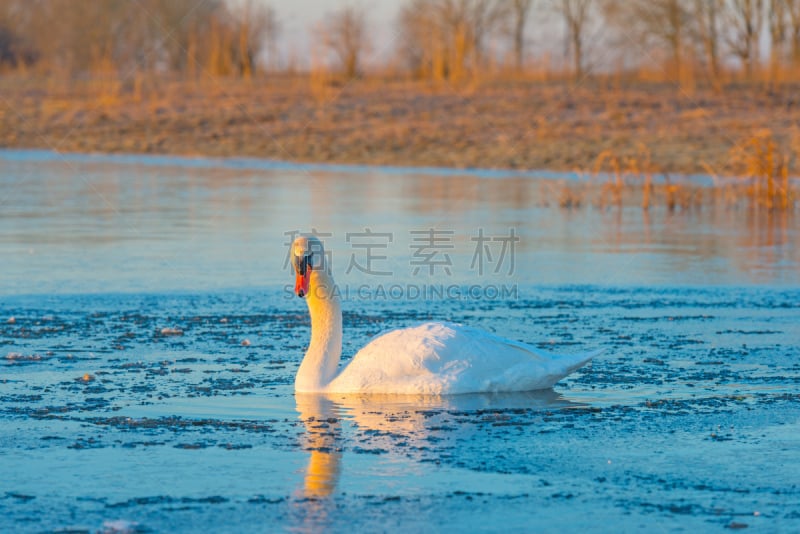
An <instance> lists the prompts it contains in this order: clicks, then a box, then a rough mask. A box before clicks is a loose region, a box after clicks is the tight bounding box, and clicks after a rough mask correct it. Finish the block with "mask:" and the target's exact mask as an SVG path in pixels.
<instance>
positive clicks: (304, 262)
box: [294, 254, 311, 276]
mask: <svg viewBox="0 0 800 534" xmlns="http://www.w3.org/2000/svg"><path fill="white" fill-rule="evenodd" d="M310 259H311V255H310V254H309V255H308V256H295V257H294V270H295V271H296V272H297V274H299V275H300V276H305V274H306V269H307V268H308V266H309V264H310V263H309V261H310Z"/></svg>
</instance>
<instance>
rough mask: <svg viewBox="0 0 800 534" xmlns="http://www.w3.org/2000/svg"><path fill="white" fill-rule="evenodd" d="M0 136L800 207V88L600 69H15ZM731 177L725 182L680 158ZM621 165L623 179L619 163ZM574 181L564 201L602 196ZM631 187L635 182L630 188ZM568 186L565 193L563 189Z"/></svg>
mask: <svg viewBox="0 0 800 534" xmlns="http://www.w3.org/2000/svg"><path fill="white" fill-rule="evenodd" d="M0 95H2V97H0V146H2V147H37V148H50V149H56V150H60V151H78V152H111V153H113V152H134V153H170V154H187V155H207V156H253V157H264V158H276V159H283V160H293V161H313V162H344V163H365V164H388V165H401V166H409V165H410V166H417V165H420V166H427V165H432V166H447V167H456V168H468V167H490V168H511V169H553V170H566V171H574V170H576V169H579V170H582V172H583V173H584V175H585V176H587V177H591V180H588V181H589V182H591V183H593V184H595V185H597V184H598V183H601V185H600V187H599V189H598V190H597V192H596V193H597V194H596V195H593V196H595V197H596V198H593V199H592V200H591V203H595V204H599V205H614V204H620V203H621V201H622V198H623V196H624V195H623V194H622V193H623V191H624V190H627V189H636V190H637V191H638V193H637V195H638V196H639V198H638V200H637V201H636V202H637V203H639V204H641V205H642V207H644V208H648V207H649V206H651V205H657V204H663V205H666V206H668V207H670V209H677V208H684V209H689V208H690V206H692V205H694V204H696V203H697V202H698V199H703V200H699V202H700V203H703V202H707V201H709V198H710V197H713V198H717V197H719V198H722V199H727V200H725V202H728V203H731V202H733V199H739V200H737V202H739V201H740V200H741V199H744V198H747V199H751V200H752V201H753V202H754V203H755V204H756V205H758V206H760V207H762V208H764V209H790V208H793V207H794V205H795V204H796V203H797V191H796V187H795V186H794V185H793V183H792V181H791V180H790V179H789V177H790V176H791V175H792V174H795V175H796V174H797V173H798V169H797V167H796V160H797V156H798V145H800V141H798V140H799V139H800V130H798V126H797V125H800V97H798V96H797V95H800V91H798V88H797V87H793V86H789V85H787V86H784V87H782V88H780V89H777V90H772V91H764V90H763V88H762V87H756V86H743V87H729V88H727V90H726V91H725V92H724V93H716V92H713V91H711V90H703V89H697V90H695V91H694V92H693V93H692V94H687V93H684V92H681V91H679V90H676V89H675V87H674V86H670V85H657V84H639V85H637V86H635V87H631V88H621V89H620V88H613V87H610V86H605V85H602V84H600V83H599V82H597V81H596V80H592V81H590V82H588V83H587V84H585V85H579V86H572V85H568V84H563V83H560V82H550V83H545V82H534V81H525V80H493V81H492V80H490V81H486V82H483V83H479V84H475V83H473V84H471V85H467V86H458V87H454V86H448V85H442V84H438V85H431V84H428V83H422V82H409V81H386V80H376V79H369V80H355V81H353V82H349V83H344V82H341V81H338V80H336V79H335V78H333V77H330V76H325V77H320V76H311V77H303V76H297V77H276V78H272V79H269V80H252V81H249V82H247V81H233V80H230V81H226V80H224V79H208V80H206V81H203V82H197V81H195V82H190V81H174V80H173V81H165V80H158V79H151V80H146V81H145V82H139V83H137V84H128V85H125V84H122V83H119V82H118V81H116V80H113V79H108V80H104V79H99V80H90V81H86V82H74V81H73V82H69V83H65V82H59V81H57V80H35V79H28V78H14V77H11V78H2V79H0ZM665 171H668V172H670V173H684V174H687V173H689V174H691V173H702V174H708V175H711V176H715V177H723V176H741V177H743V179H741V180H727V179H722V178H716V185H717V187H715V188H713V192H709V191H706V190H705V189H704V188H698V187H695V186H691V185H687V184H685V183H680V182H677V181H671V182H670V183H653V180H652V178H651V177H652V176H653V175H656V174H661V173H664V172H665ZM606 176H609V177H610V179H606V178H605V177H606ZM583 189H584V191H580V188H578V189H576V188H574V187H572V188H565V189H564V190H563V191H562V192H561V193H559V197H560V198H558V203H559V204H560V205H563V206H565V207H570V206H572V207H575V206H578V205H580V204H586V203H587V202H589V199H588V196H589V193H590V191H589V189H591V188H586V187H584V188H583ZM628 196H630V195H628ZM554 200H555V199H554Z"/></svg>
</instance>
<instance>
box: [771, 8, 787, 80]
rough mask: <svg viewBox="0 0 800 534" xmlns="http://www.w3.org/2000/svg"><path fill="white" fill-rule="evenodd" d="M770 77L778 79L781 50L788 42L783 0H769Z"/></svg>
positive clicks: (785, 11)
mask: <svg viewBox="0 0 800 534" xmlns="http://www.w3.org/2000/svg"><path fill="white" fill-rule="evenodd" d="M768 10H769V12H768V19H767V20H768V21H769V36H770V47H769V78H770V81H772V83H776V82H777V81H778V73H779V71H780V63H781V52H783V47H784V44H785V43H786V31H787V10H786V3H785V2H784V1H783V0H769V7H768Z"/></svg>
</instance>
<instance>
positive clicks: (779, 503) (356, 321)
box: [0, 151, 800, 532]
mask: <svg viewBox="0 0 800 534" xmlns="http://www.w3.org/2000/svg"><path fill="white" fill-rule="evenodd" d="M0 177H1V178H0V180H2V181H1V182H0V183H2V189H0V255H2V261H3V267H2V271H1V272H2V277H1V278H0V531H14V532H49V531H70V532H72V531H78V532H80V531H88V532H95V531H98V530H99V531H103V530H106V531H112V532H113V531H118V532H119V531H131V532H136V531H157V532H163V531H167V532H169V531H197V530H213V531H218V532H241V531H264V532H271V531H276V530H278V531H301V532H306V531H319V530H329V531H345V530H346V531H383V530H397V529H400V528H403V529H411V530H413V531H442V530H453V531H455V530H459V531H460V530H465V529H468V530H473V531H498V530H503V531H506V530H511V531H532V530H533V531H537V530H538V531H542V530H543V531H553V530H558V531H585V530H588V529H592V530H595V531H614V532H618V531H636V530H644V529H653V528H655V529H657V530H659V531H661V530H664V531H681V530H686V531H696V530H698V529H700V530H703V531H709V530H726V527H727V528H744V527H743V525H746V526H747V527H748V528H749V529H751V530H752V529H756V530H760V531H767V532H796V531H798V530H800V326H798V325H800V246H798V245H799V244H800V235H798V234H800V224H798V219H797V214H792V213H788V214H786V213H785V214H766V213H754V212H752V211H750V210H747V209H738V210H737V209H716V210H714V209H702V210H696V211H692V212H688V213H681V212H676V213H670V212H668V211H666V210H661V209H652V210H650V211H649V212H643V211H642V210H641V209H639V208H636V207H630V208H623V209H617V208H613V209H608V210H600V209H597V208H593V207H583V208H580V209H578V210H572V211H569V210H562V209H558V208H556V207H554V205H553V204H554V202H553V198H557V195H558V191H559V189H558V186H557V185H556V181H555V180H554V178H558V176H554V175H553V174H552V173H549V174H536V173H533V174H531V175H526V174H524V173H508V174H504V173H486V174H485V175H484V174H481V173H478V172H471V173H467V174H465V175H463V176H460V175H458V174H457V172H456V171H446V172H441V171H435V170H417V171H412V170H402V169H389V168H384V169H381V168H341V167H332V168H326V167H324V166H302V165H287V164H278V163H274V162H259V161H255V160H206V159H182V158H164V157H157V158H148V157H139V156H74V155H73V156H64V157H62V156H59V155H57V154H53V153H47V152H39V151H0ZM312 230H315V231H317V232H318V233H322V234H330V235H328V236H326V237H325V241H326V245H327V246H328V248H329V249H330V251H331V260H332V264H333V272H334V276H335V277H336V280H337V282H338V283H339V287H340V290H341V292H342V295H343V297H344V298H345V302H344V313H345V316H344V320H345V347H344V354H345V359H347V358H348V357H349V356H350V355H352V354H353V353H354V352H356V350H357V349H358V348H359V347H360V346H362V345H363V344H364V343H366V341H367V340H368V339H369V338H370V337H371V336H372V335H374V334H376V333H378V332H379V331H381V330H384V329H386V328H393V327H402V326H406V325H409V324H413V323H415V322H418V321H422V320H427V319H430V318H437V319H446V320H453V321H458V322H463V323H468V324H471V325H474V326H478V327H481V328H484V329H486V330H490V331H494V332H496V333H498V334H500V335H503V336H505V337H509V338H513V339H519V340H523V341H526V342H530V343H533V344H536V345H538V346H541V347H543V348H548V349H551V350H554V351H563V352H570V351H581V350H587V349H590V348H595V347H604V348H606V352H605V354H604V355H603V356H601V357H600V358H598V359H597V360H596V361H595V362H593V363H592V365H591V366H589V367H587V368H585V369H583V370H581V371H580V372H577V373H575V374H574V375H572V376H570V377H569V378H567V379H565V380H563V381H562V382H560V383H559V384H557V385H556V387H555V388H554V389H553V390H551V391H545V392H534V393H526V394H515V395H467V396H456V397H444V398H397V397H377V398H376V397H346V396H334V397H331V398H328V397H320V396H299V397H295V395H294V393H293V388H292V381H293V377H294V373H295V371H296V369H297V366H298V365H299V363H300V360H301V358H302V356H303V351H304V349H305V346H306V343H307V342H308V337H309V322H308V318H307V312H306V308H305V303H304V302H302V301H301V300H300V299H298V298H296V297H293V296H292V295H291V292H290V291H287V285H288V287H289V289H291V287H292V284H293V276H292V273H291V271H290V268H289V267H288V266H287V265H286V264H285V258H286V252H287V242H288V241H289V240H290V239H291V236H292V235H293V232H297V231H303V232H309V231H312ZM164 329H174V330H180V331H181V332H182V335H166V333H169V330H164ZM162 332H164V333H162Z"/></svg>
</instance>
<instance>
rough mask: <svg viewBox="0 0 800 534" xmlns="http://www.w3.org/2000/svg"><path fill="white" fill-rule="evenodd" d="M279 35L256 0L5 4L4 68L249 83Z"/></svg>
mask: <svg viewBox="0 0 800 534" xmlns="http://www.w3.org/2000/svg"><path fill="white" fill-rule="evenodd" d="M278 31H279V23H278V18H277V15H276V13H275V11H274V10H273V9H272V8H271V7H270V6H269V5H268V4H266V3H263V2H260V1H257V0H244V1H237V2H225V1H223V0H206V1H203V2H198V1H197V0H169V1H162V0H2V2H0V67H5V68H6V69H9V68H10V69H18V70H30V69H36V70H39V71H44V72H48V73H51V74H66V75H69V76H81V75H91V74H96V73H98V72H101V73H107V72H114V73H116V74H118V75H121V76H123V77H127V76H130V75H133V74H135V73H153V72H176V73H185V74H194V73H199V72H205V73H207V74H209V75H212V76H242V77H249V76H252V75H253V74H254V73H255V71H256V70H257V69H259V68H263V66H264V65H266V64H267V62H268V61H269V59H270V54H274V53H275V47H276V45H277V39H278Z"/></svg>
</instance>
